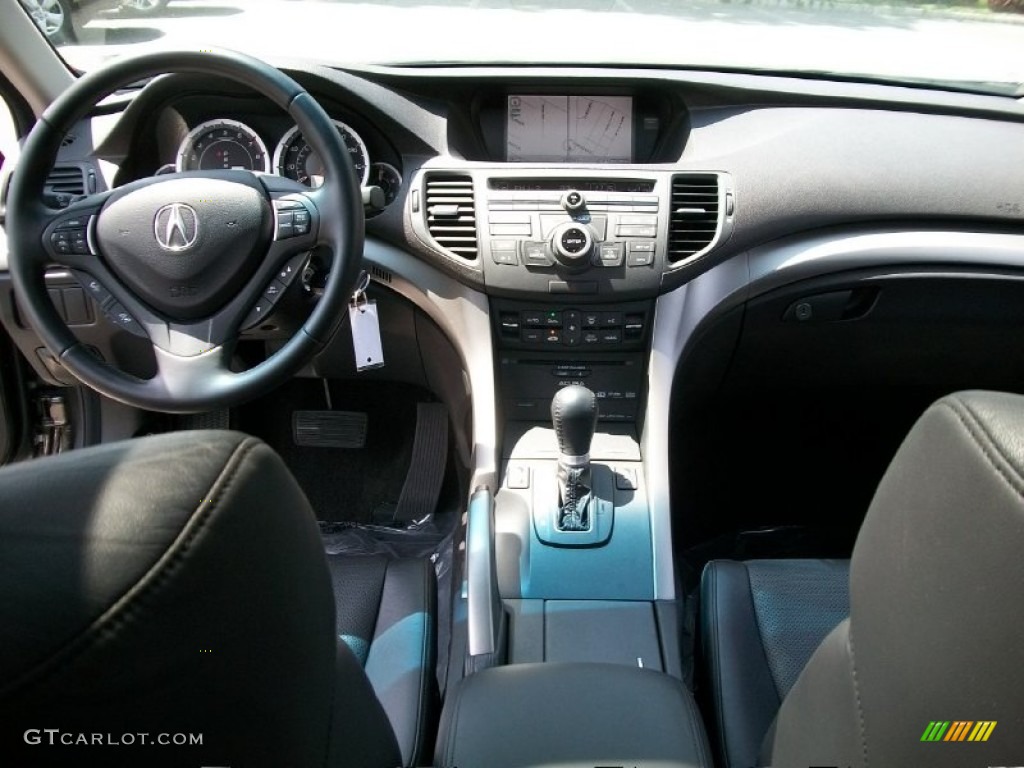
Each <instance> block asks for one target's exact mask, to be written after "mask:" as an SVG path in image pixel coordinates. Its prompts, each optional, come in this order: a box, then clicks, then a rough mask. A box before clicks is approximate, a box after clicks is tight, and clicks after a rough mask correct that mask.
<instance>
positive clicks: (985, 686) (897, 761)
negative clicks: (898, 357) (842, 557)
mask: <svg viewBox="0 0 1024 768" xmlns="http://www.w3.org/2000/svg"><path fill="white" fill-rule="evenodd" d="M1022 551H1024V398H1022V397H1019V396H1016V395H1002V394H995V393H984V392H966V393H961V394H957V395H952V396H950V397H946V398H943V399H942V400H940V401H939V402H938V403H936V404H935V405H933V406H932V407H931V408H930V409H929V410H928V411H927V412H926V413H925V414H924V415H923V416H922V417H921V419H920V420H919V421H918V423H917V424H916V425H915V426H914V428H913V430H912V431H911V432H910V434H909V436H908V437H907V439H906V440H905V441H904V443H903V445H902V447H901V448H900V449H899V451H898V452H897V454H896V456H895V458H894V459H893V461H892V464H891V465H890V467H889V469H888V471H887V472H886V474H885V477H884V478H883V479H882V482H881V484H880V485H879V488H878V492H877V493H876V494H875V498H874V500H873V501H872V503H871V507H870V509H869V511H868V514H867V517H866V519H865V521H864V525H863V527H862V528H861V531H860V535H859V537H858V539H857V544H856V547H855V549H854V553H853V560H852V565H851V571H850V597H851V604H850V618H849V620H848V621H844V622H843V623H842V624H840V625H839V626H838V627H837V628H836V629H835V630H834V631H833V632H832V633H831V634H830V635H829V637H828V638H827V639H826V641H825V642H824V643H823V644H822V645H821V647H820V648H819V649H818V650H817V651H816V652H815V654H814V656H813V657H812V658H811V660H810V662H808V664H807V667H806V668H805V669H804V671H803V673H802V674H801V676H800V678H799V679H798V681H797V683H796V685H795V686H794V687H793V689H792V691H791V692H790V694H789V696H787V697H786V700H785V701H784V702H783V704H782V707H781V709H780V710H779V716H778V720H777V723H776V729H775V736H774V744H773V746H772V748H771V753H770V757H771V764H772V765H775V766H807V765H843V766H846V765H849V766H869V765H870V766H888V765H907V766H912V765H928V766H938V767H939V768H943V767H945V766H949V768H954V767H957V768H959V767H960V766H965V765H976V766H997V765H1002V766H1005V765H1020V764H1021V761H1022V756H1024V644H1022V643H1021V627H1022V620H1024V611H1022V609H1021V606H1022V605H1024V602H1022V596H1024V557H1022V556H1021V553H1022ZM933 721H945V722H952V721H969V722H972V723H976V722H978V721H995V722H996V723H997V725H996V726H995V728H994V730H993V731H992V733H991V736H990V737H989V739H988V740H987V741H985V742H964V743H948V742H940V743H932V742H922V741H921V738H922V736H923V734H924V732H925V729H926V728H927V726H928V724H929V723H930V722H933Z"/></svg>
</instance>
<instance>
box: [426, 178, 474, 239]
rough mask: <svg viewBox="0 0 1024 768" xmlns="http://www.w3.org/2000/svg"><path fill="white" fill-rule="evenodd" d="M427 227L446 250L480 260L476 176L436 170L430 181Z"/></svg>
mask: <svg viewBox="0 0 1024 768" xmlns="http://www.w3.org/2000/svg"><path fill="white" fill-rule="evenodd" d="M426 198H427V201H426V212H427V230H428V231H429V232H430V235H431V237H433V238H434V240H435V241H436V242H437V244H438V245H439V246H441V247H442V248H443V249H444V250H446V251H449V252H450V253H453V254H455V255H457V256H461V257H462V258H464V259H476V257H477V250H478V247H477V240H476V209H475V208H474V206H473V179H471V178H470V177H469V176H466V175H462V174H452V173H432V174H430V175H428V176H427V183H426Z"/></svg>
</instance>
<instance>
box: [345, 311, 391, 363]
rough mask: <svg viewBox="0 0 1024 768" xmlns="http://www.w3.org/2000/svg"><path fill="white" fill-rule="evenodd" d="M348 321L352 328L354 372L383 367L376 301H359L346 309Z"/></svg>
mask: <svg viewBox="0 0 1024 768" xmlns="http://www.w3.org/2000/svg"><path fill="white" fill-rule="evenodd" d="M348 321H349V325H351V326H352V348H353V349H354V350H355V357H356V370H357V371H368V370H370V369H372V368H382V367H383V366H384V349H383V348H382V347H381V343H380V320H379V319H378V317H377V302H376V301H361V302H358V303H356V304H350V305H349V307H348Z"/></svg>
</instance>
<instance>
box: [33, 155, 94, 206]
mask: <svg viewBox="0 0 1024 768" xmlns="http://www.w3.org/2000/svg"><path fill="white" fill-rule="evenodd" d="M82 194H85V177H84V175H83V174H82V169H81V168H80V167H78V166H77V165H55V166H54V167H53V170H52V171H50V175H49V176H47V177H46V186H45V187H44V189H43V195H44V196H45V198H46V201H47V202H48V203H50V204H51V205H55V206H57V207H58V208H66V207H67V206H68V204H69V203H70V202H71V198H73V197H77V196H78V195H82Z"/></svg>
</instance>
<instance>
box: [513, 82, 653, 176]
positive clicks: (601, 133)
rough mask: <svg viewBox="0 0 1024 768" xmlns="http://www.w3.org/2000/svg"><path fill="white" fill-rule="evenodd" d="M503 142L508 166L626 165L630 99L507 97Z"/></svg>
mask: <svg viewBox="0 0 1024 768" xmlns="http://www.w3.org/2000/svg"><path fill="white" fill-rule="evenodd" d="M506 137H507V140H506V154H505V156H506V158H507V159H508V160H509V161H510V162H520V163H522V162H526V163H542V162H552V163H629V162H632V161H633V97H632V96H522V95H515V96H509V97H508V129H507V131H506Z"/></svg>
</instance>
